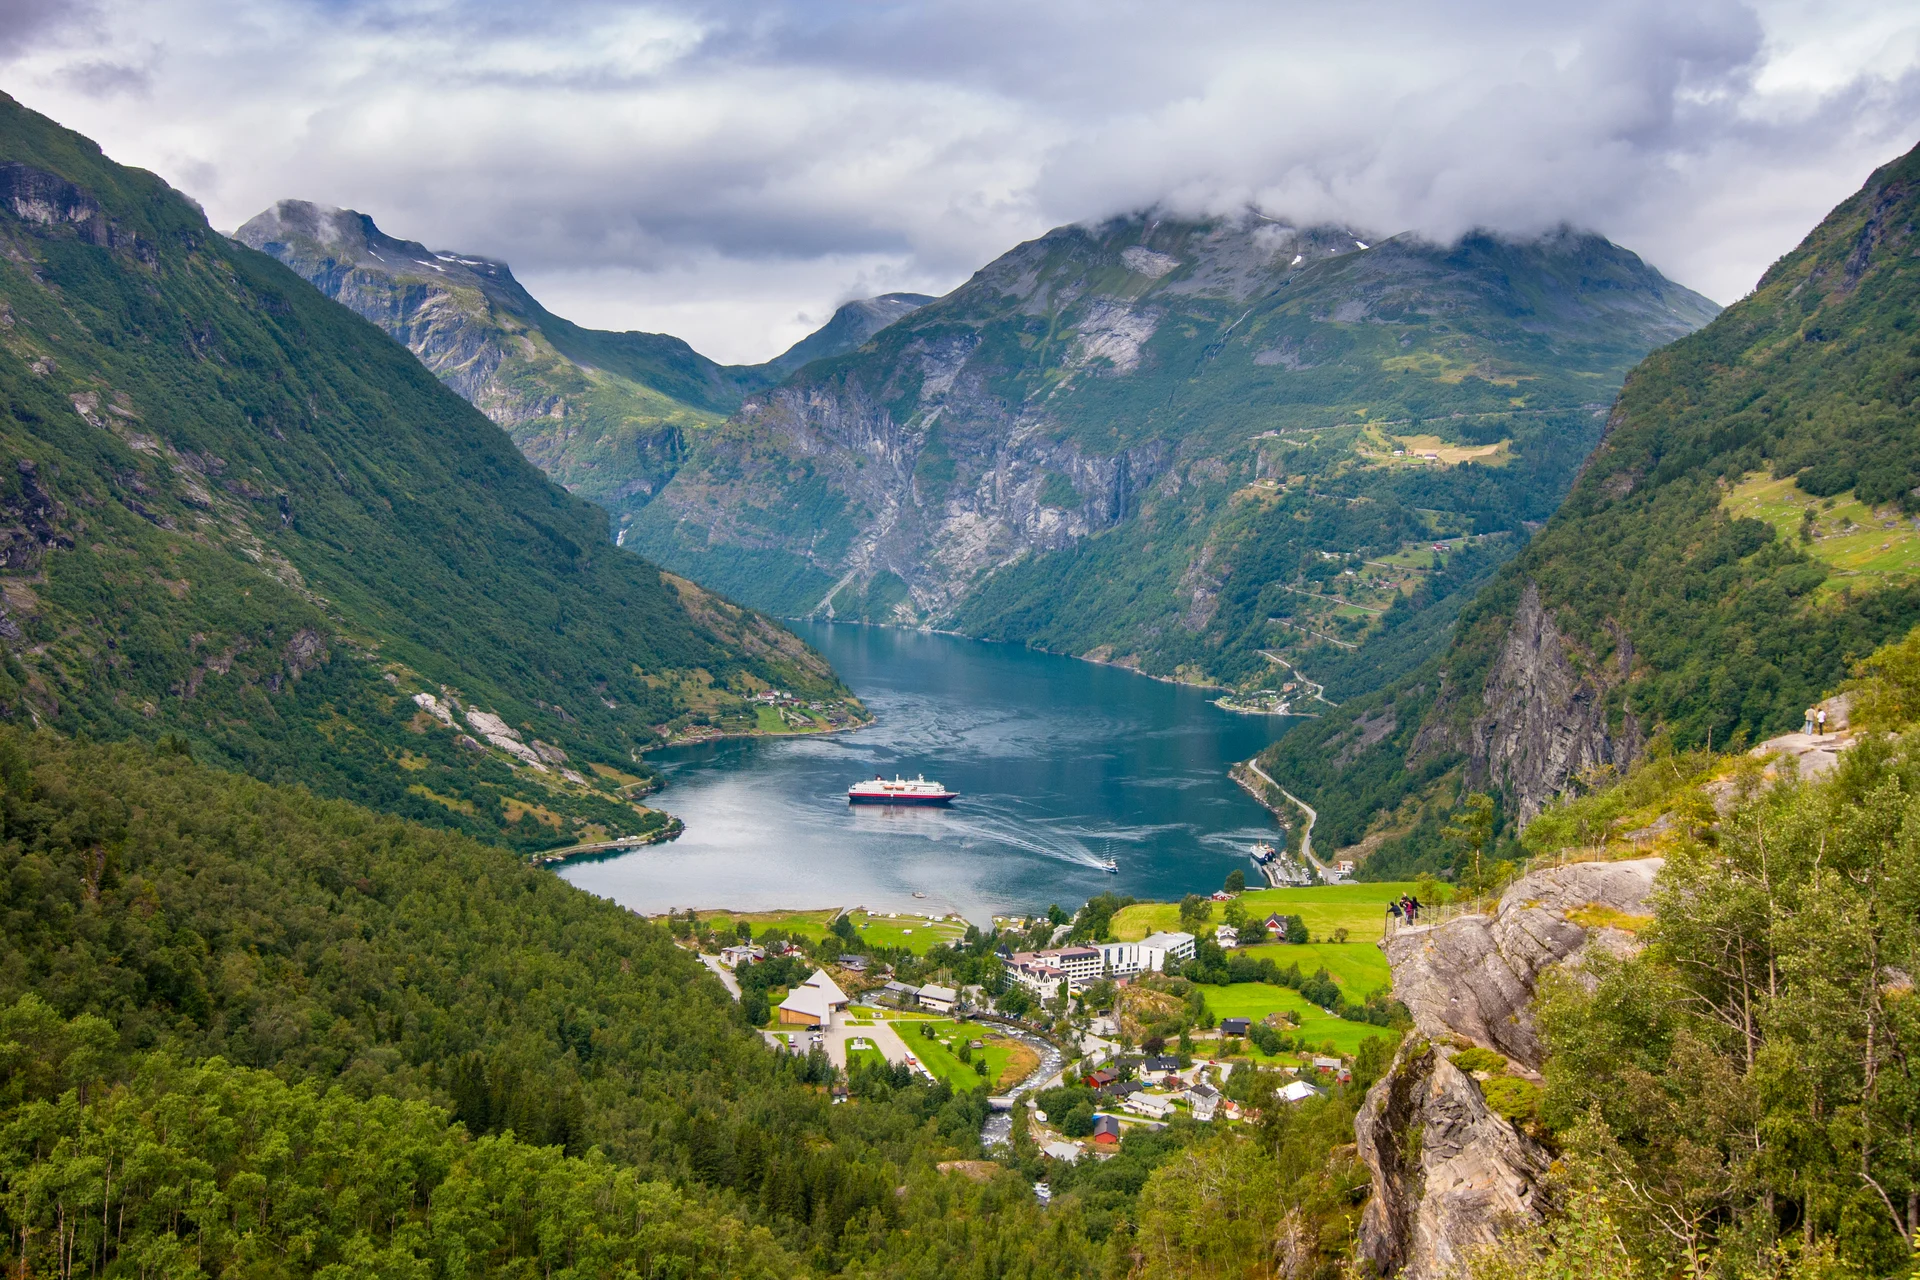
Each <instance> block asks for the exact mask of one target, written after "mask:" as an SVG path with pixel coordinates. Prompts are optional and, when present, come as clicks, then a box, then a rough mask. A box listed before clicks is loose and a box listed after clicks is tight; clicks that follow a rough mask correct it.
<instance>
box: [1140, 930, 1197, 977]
mask: <svg viewBox="0 0 1920 1280" xmlns="http://www.w3.org/2000/svg"><path fill="white" fill-rule="evenodd" d="M1194 941H1195V940H1194V936H1193V935H1192V934H1190V933H1150V934H1148V935H1147V936H1146V937H1144V938H1142V939H1140V945H1141V946H1142V947H1156V948H1158V949H1159V950H1160V951H1161V952H1162V953H1164V954H1165V955H1169V956H1172V957H1174V958H1175V959H1177V960H1191V959H1193V951H1194ZM1154 967H1155V968H1159V966H1158V965H1156V966H1154Z"/></svg>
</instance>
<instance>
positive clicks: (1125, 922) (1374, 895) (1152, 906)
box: [1113, 881, 1413, 977]
mask: <svg viewBox="0 0 1920 1280" xmlns="http://www.w3.org/2000/svg"><path fill="white" fill-rule="evenodd" d="M1412 891H1413V884H1412V883H1411V882H1401V881H1392V882H1382V883H1380V884H1321V885H1314V886H1312V887H1311V888H1307V889H1249V890H1248V891H1247V892H1245V893H1243V894H1241V895H1240V899H1239V901H1240V904H1241V906H1243V907H1244V908H1245V909H1246V912H1247V914H1248V915H1250V916H1252V915H1259V916H1262V917H1264V916H1266V914H1267V913H1268V912H1272V911H1278V912H1279V913H1280V914H1281V915H1287V916H1299V917H1300V918H1301V919H1302V920H1304V921H1305V922H1306V925H1307V932H1309V933H1311V934H1312V935H1313V938H1314V941H1316V942H1318V941H1319V940H1320V939H1321V938H1324V937H1325V936H1327V935H1328V934H1330V933H1332V932H1333V931H1334V930H1335V929H1345V930H1347V932H1348V936H1349V938H1350V939H1351V940H1352V941H1355V942H1377V941H1379V940H1380V938H1381V937H1383V936H1384V935H1385V933H1386V928H1387V902H1388V901H1389V900H1390V899H1393V898H1398V897H1399V896H1400V895H1401V894H1403V893H1411V892H1412ZM1225 906H1226V903H1224V902H1216V903H1214V904H1213V918H1212V919H1211V920H1209V921H1208V922H1207V924H1208V927H1209V928H1211V927H1212V926H1213V925H1216V924H1218V923H1220V919H1221V911H1222V910H1223V909H1224V908H1225ZM1179 927H1180V907H1179V904H1177V903H1172V902H1141V903H1136V904H1134V905H1133V906H1131V907H1127V908H1125V909H1123V910H1122V911H1120V912H1119V914H1117V915H1115V916H1114V917H1113V936H1114V937H1116V938H1118V939H1119V940H1120V941H1122V942H1138V941H1139V940H1140V939H1141V938H1144V937H1146V936H1147V935H1148V934H1150V933H1153V932H1155V931H1157V930H1163V929H1166V930H1171V929H1178V928H1179ZM1327 968H1328V970H1329V972H1331V971H1332V969H1333V966H1332V965H1328V966H1327ZM1335 976H1336V977H1337V976H1338V975H1337V974H1336V975H1335Z"/></svg>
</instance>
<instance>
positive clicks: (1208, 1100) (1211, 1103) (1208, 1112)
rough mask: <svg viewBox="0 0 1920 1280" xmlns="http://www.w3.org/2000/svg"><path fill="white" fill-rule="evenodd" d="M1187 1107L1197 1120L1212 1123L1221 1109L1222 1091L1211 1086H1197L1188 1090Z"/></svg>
mask: <svg viewBox="0 0 1920 1280" xmlns="http://www.w3.org/2000/svg"><path fill="white" fill-rule="evenodd" d="M1187 1105H1188V1106H1189V1107H1191V1108H1193V1118H1194V1119H1195V1120H1205V1121H1211V1120H1212V1119H1213V1113H1214V1112H1215V1111H1217V1110H1218V1109H1219V1107H1220V1091H1219V1090H1218V1089H1216V1088H1214V1087H1213V1086H1212V1085H1209V1084H1196V1085H1195V1086H1193V1088H1191V1089H1189V1090H1187Z"/></svg>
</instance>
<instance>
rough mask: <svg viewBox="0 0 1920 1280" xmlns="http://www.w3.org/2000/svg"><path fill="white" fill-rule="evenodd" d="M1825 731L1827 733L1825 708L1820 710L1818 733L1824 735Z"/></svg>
mask: <svg viewBox="0 0 1920 1280" xmlns="http://www.w3.org/2000/svg"><path fill="white" fill-rule="evenodd" d="M1826 731H1827V709H1826V708H1825V707H1822V708H1820V732H1821V733H1825V732H1826Z"/></svg>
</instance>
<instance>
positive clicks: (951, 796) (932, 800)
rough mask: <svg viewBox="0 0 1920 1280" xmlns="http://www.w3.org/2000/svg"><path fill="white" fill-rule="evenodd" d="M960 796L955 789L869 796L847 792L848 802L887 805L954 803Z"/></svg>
mask: <svg viewBox="0 0 1920 1280" xmlns="http://www.w3.org/2000/svg"><path fill="white" fill-rule="evenodd" d="M959 798H960V795H959V793H958V792H953V791H947V792H942V793H941V794H939V795H931V796H899V795H896V796H867V795H855V794H853V793H852V792H848V793H847V803H848V804H887V805H900V804H918V805H927V804H952V803H953V802H954V801H955V800H958V799H959Z"/></svg>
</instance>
